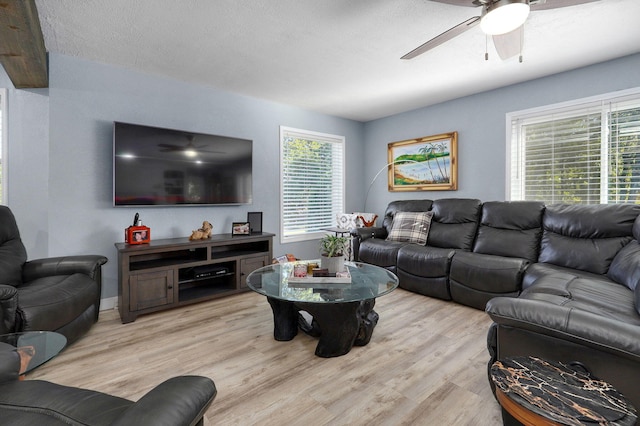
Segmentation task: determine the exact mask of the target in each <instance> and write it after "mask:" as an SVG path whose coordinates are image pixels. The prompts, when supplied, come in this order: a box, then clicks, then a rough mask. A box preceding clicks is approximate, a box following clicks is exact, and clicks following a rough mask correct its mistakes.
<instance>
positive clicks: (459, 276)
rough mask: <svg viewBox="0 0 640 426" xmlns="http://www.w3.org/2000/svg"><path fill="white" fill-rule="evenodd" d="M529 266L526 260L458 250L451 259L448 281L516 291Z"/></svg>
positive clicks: (499, 291) (509, 291)
mask: <svg viewBox="0 0 640 426" xmlns="http://www.w3.org/2000/svg"><path fill="white" fill-rule="evenodd" d="M528 265H529V261H528V260H526V259H519V258H512V257H502V256H492V255H488V254H480V253H469V252H462V251H461V252H458V253H456V255H455V256H454V257H453V261H452V262H451V274H450V279H451V281H455V282H456V283H458V284H460V285H462V286H464V287H467V288H471V289H474V290H479V291H483V292H490V293H494V294H499V293H514V292H515V293H517V292H519V291H520V290H521V286H522V277H523V275H524V271H525V269H526V268H527V266H528Z"/></svg>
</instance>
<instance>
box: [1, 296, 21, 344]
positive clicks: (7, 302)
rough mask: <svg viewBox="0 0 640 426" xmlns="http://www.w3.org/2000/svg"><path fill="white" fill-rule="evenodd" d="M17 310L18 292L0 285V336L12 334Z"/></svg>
mask: <svg viewBox="0 0 640 426" xmlns="http://www.w3.org/2000/svg"><path fill="white" fill-rule="evenodd" d="M17 310H18V290H17V289H16V288H15V287H13V286H10V285H0V334H7V333H12V332H13V331H14V328H15V323H16V312H17Z"/></svg>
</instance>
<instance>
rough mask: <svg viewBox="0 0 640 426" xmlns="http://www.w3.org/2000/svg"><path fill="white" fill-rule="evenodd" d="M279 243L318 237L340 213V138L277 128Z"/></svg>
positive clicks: (341, 152) (342, 137)
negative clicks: (279, 199)
mask: <svg viewBox="0 0 640 426" xmlns="http://www.w3.org/2000/svg"><path fill="white" fill-rule="evenodd" d="M280 165H281V169H280V171H281V176H280V182H281V191H280V193H281V211H282V218H281V234H280V235H281V240H282V242H283V243H285V242H294V241H303V240H310V239H314V238H318V237H319V236H321V235H323V234H325V232H323V231H322V230H323V229H326V228H329V227H332V226H334V224H335V219H336V214H338V213H343V212H344V136H335V135H328V134H324V133H316V132H309V131H306V130H299V129H292V128H288V127H280Z"/></svg>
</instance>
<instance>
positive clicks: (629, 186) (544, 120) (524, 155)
mask: <svg viewBox="0 0 640 426" xmlns="http://www.w3.org/2000/svg"><path fill="white" fill-rule="evenodd" d="M507 126H510V127H511V143H510V151H511V152H510V162H509V167H508V168H509V169H510V173H511V176H510V181H509V188H508V191H509V192H510V198H511V199H512V200H538V201H544V202H545V203H549V204H551V203H570V204H573V203H576V204H577V203H580V204H600V203H602V204H616V203H634V204H640V90H634V91H626V92H624V93H617V94H611V95H605V96H602V97H598V98H597V99H596V98H591V99H588V100H583V101H579V102H573V103H571V104H563V105H556V106H550V107H544V108H539V109H535V110H529V111H523V112H517V113H511V114H507Z"/></svg>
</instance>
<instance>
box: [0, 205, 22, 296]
mask: <svg viewBox="0 0 640 426" xmlns="http://www.w3.org/2000/svg"><path fill="white" fill-rule="evenodd" d="M26 261H27V251H26V250H25V248H24V245H23V244H22V240H20V232H19V231H18V225H17V224H16V219H15V217H14V216H13V213H12V212H11V210H9V208H8V207H7V206H0V284H6V285H10V286H14V287H16V286H18V285H20V284H21V283H22V266H23V265H24V263H25V262H26Z"/></svg>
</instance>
